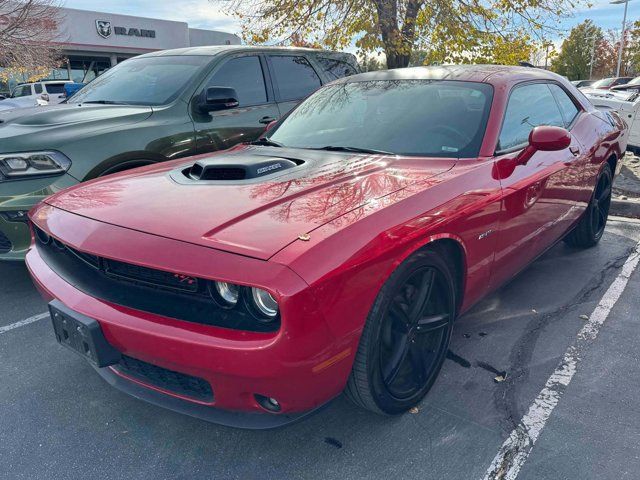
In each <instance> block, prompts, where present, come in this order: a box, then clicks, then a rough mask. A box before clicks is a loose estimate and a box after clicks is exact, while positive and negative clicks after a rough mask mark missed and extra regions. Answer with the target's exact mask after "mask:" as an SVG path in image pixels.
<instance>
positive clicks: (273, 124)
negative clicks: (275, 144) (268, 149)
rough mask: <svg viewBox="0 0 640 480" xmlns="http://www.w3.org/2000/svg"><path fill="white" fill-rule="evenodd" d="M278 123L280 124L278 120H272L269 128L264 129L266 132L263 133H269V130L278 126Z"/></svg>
mask: <svg viewBox="0 0 640 480" xmlns="http://www.w3.org/2000/svg"><path fill="white" fill-rule="evenodd" d="M276 123H278V120H271V121H270V122H269V123H267V126H266V127H264V132H262V133H263V134H265V133H267V132H268V131H269V130H271V129H272V128H273V127H275V126H276Z"/></svg>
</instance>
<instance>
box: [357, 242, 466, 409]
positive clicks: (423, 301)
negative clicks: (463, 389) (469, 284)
mask: <svg viewBox="0 0 640 480" xmlns="http://www.w3.org/2000/svg"><path fill="white" fill-rule="evenodd" d="M444 258H445V257H444V256H442V255H441V254H440V253H437V252H435V251H431V250H423V251H420V252H417V253H416V254H414V255H412V256H411V257H410V258H409V259H407V260H406V261H405V262H403V263H402V264H401V265H400V266H399V267H398V269H396V271H395V272H394V273H393V274H392V275H391V277H390V278H389V279H388V280H387V282H386V283H385V285H384V286H383V287H382V289H381V290H380V293H379V294H378V298H377V299H376V302H375V304H374V306H373V308H372V310H371V313H370V314H369V318H368V319H367V323H366V324H365V328H364V331H363V334H362V338H361V340H360V346H359V348H358V353H357V355H356V360H355V362H354V366H353V371H352V373H351V377H350V379H349V382H348V385H347V389H346V390H345V391H346V394H347V396H348V397H349V398H350V399H351V400H353V401H354V402H355V403H356V404H357V405H359V406H362V407H364V408H367V409H369V410H372V411H374V412H376V413H383V414H398V413H402V412H405V411H406V410H408V409H409V408H411V407H413V406H415V405H416V404H417V403H419V402H420V400H422V398H423V397H424V396H425V395H426V393H427V392H428V391H429V389H430V388H431V386H432V385H433V383H434V381H435V379H436V377H437V376H438V373H439V371H440V368H441V367H442V363H443V361H444V358H445V356H446V353H447V349H448V347H449V341H450V339H451V330H452V327H453V320H454V318H455V313H456V302H455V284H454V280H453V278H454V277H453V275H452V272H451V269H450V266H449V263H448V262H447V261H445V259H444Z"/></svg>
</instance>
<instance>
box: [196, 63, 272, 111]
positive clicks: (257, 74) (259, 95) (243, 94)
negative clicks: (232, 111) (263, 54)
mask: <svg viewBox="0 0 640 480" xmlns="http://www.w3.org/2000/svg"><path fill="white" fill-rule="evenodd" d="M214 86H216V87H231V88H235V89H236V92H237V93H238V97H239V98H238V100H239V101H240V106H241V107H242V106H246V105H257V104H260V103H265V102H266V101H267V89H266V87H265V84H264V75H263V74H262V67H261V66H260V58H258V57H257V56H248V57H238V58H232V59H231V60H229V61H228V62H226V63H225V64H224V65H222V67H221V68H220V69H219V70H218V71H217V72H216V73H214V74H213V76H212V77H211V78H210V79H209V81H208V82H207V87H214Z"/></svg>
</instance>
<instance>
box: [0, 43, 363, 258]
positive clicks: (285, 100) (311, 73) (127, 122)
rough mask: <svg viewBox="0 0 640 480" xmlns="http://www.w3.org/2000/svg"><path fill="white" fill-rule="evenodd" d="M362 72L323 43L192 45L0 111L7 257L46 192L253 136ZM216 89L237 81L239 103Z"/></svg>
mask: <svg viewBox="0 0 640 480" xmlns="http://www.w3.org/2000/svg"><path fill="white" fill-rule="evenodd" d="M357 72H358V66H357V63H356V60H355V57H354V56H353V55H350V54H344V53H337V52H328V51H323V50H312V49H298V48H277V47H264V48H258V47H249V46H220V47H198V48H185V49H179V50H168V51H163V52H155V53H150V54H146V55H141V56H139V57H135V58H131V59H128V60H126V61H124V62H122V63H120V64H118V65H117V66H116V67H113V68H112V69H110V70H108V71H106V72H105V73H103V74H102V75H101V76H99V77H97V78H96V79H94V80H93V81H92V82H90V83H88V84H87V85H85V86H84V87H83V88H82V89H81V90H80V91H78V92H76V93H75V94H74V95H73V97H71V99H70V101H69V102H68V103H65V104H61V105H55V106H50V107H48V108H46V109H22V110H12V111H7V112H4V113H0V260H6V259H8V260H15V259H18V260H19V259H22V258H24V254H25V252H26V249H27V247H28V245H29V240H30V235H29V229H28V227H27V223H26V212H27V211H28V210H29V209H30V208H31V207H32V206H33V205H35V204H36V203H38V202H39V201H40V200H42V199H43V198H44V197H45V196H47V195H50V194H52V193H55V192H57V191H59V190H61V189H63V188H65V187H68V186H71V185H75V184H76V183H78V182H82V181H85V180H90V179H93V178H97V177H100V176H103V175H107V174H111V173H115V172H119V171H122V170H126V169H129V168H133V167H139V166H141V165H149V164H153V163H157V162H162V161H165V160H168V159H173V158H178V157H184V156H187V155H194V154H197V153H204V152H211V151H214V150H220V149H225V148H229V147H231V146H233V145H235V144H236V143H239V142H245V141H250V140H254V139H255V138H257V137H258V135H260V134H261V133H262V131H263V130H264V129H265V127H266V126H267V125H268V124H269V123H270V122H272V121H274V120H276V119H278V118H280V116H281V115H284V114H285V113H287V112H288V111H289V110H290V109H291V108H293V107H294V106H295V105H297V104H298V102H299V101H300V100H301V99H302V98H304V97H306V96H307V95H309V94H310V93H311V92H313V91H314V90H315V89H317V88H318V87H320V86H321V85H322V84H324V83H327V82H330V81H332V80H334V79H336V78H339V77H343V76H345V75H350V74H353V73H357ZM216 87H232V88H233V89H234V90H235V92H236V93H237V95H238V98H237V99H236V100H237V102H238V108H237V109H235V110H234V111H233V112H229V111H221V110H220V106H219V104H218V103H215V102H216V101H217V100H219V98H215V96H216V95H218V94H219V93H220V91H219V90H216ZM5 101H7V100H4V101H3V102H5ZM0 104H2V102H0Z"/></svg>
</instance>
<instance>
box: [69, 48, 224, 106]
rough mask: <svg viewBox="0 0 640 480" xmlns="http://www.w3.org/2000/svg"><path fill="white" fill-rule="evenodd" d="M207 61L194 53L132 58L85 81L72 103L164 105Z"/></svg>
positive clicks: (174, 96) (179, 91)
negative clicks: (93, 78) (189, 54)
mask: <svg viewBox="0 0 640 480" xmlns="http://www.w3.org/2000/svg"><path fill="white" fill-rule="evenodd" d="M210 60H211V58H210V57H206V56H196V55H194V56H167V57H143V58H132V59H129V60H126V61H124V62H122V63H119V64H118V65H116V66H115V67H113V68H112V69H110V70H108V71H106V72H105V73H104V74H102V75H101V76H99V77H98V78H96V79H95V80H93V81H92V82H91V83H89V84H87V85H86V86H85V87H84V88H83V89H82V90H80V91H79V92H78V93H76V94H75V95H74V96H73V102H74V103H75V102H78V103H92V102H93V103H116V104H117V103H122V104H128V105H165V104H167V103H169V102H171V101H173V100H175V99H176V97H177V96H178V95H179V94H180V93H181V92H182V90H183V89H184V88H185V86H186V85H187V82H189V80H190V79H191V78H193V75H195V74H196V73H197V72H198V71H199V70H200V69H201V68H203V66H204V65H205V64H207V63H208V62H209V61H210Z"/></svg>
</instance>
